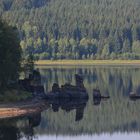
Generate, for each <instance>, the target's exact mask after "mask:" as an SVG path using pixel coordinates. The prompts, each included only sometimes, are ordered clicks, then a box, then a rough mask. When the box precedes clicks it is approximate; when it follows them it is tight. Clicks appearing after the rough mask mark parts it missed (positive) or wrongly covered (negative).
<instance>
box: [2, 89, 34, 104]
mask: <svg viewBox="0 0 140 140" xmlns="http://www.w3.org/2000/svg"><path fill="white" fill-rule="evenodd" d="M31 97H32V94H31V93H29V92H26V91H22V90H20V91H18V90H17V89H11V90H10V89H7V90H5V91H3V93H2V94H0V102H2V103H3V102H4V103H8V102H18V101H23V100H26V99H28V98H31Z"/></svg>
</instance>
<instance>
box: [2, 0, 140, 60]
mask: <svg viewBox="0 0 140 140" xmlns="http://www.w3.org/2000/svg"><path fill="white" fill-rule="evenodd" d="M0 13H1V15H2V18H3V19H4V20H6V21H8V23H10V24H11V25H16V26H17V28H18V29H19V33H20V39H21V46H22V49H23V51H24V52H25V54H26V55H27V56H28V54H30V53H32V54H34V55H36V56H38V58H40V59H83V58H85V59H89V58H91V57H92V58H94V59H123V57H121V56H123V54H125V53H133V56H134V57H133V59H139V57H137V56H138V55H139V54H138V53H136V52H133V51H132V47H133V44H134V42H135V41H139V40H140V26H139V20H140V15H139V13H140V8H139V0H133V1H132V0H123V1H122V0H117V1H116V0H65V1H64V0H38V1H37V0H30V1H29V0H24V1H23V0H1V1H0ZM106 44H108V45H109V50H110V51H109V52H110V53H109V54H106V52H107V49H106V48H104V47H106ZM44 54H49V55H48V56H47V57H42V56H43V55H44ZM111 54H112V55H111ZM118 56H120V57H121V58H119V57H118Z"/></svg>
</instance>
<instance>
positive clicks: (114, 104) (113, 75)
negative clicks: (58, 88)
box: [0, 66, 140, 140]
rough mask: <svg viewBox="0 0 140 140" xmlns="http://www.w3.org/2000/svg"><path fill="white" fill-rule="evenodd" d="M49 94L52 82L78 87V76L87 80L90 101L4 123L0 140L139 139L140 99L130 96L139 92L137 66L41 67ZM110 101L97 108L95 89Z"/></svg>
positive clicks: (62, 105)
mask: <svg viewBox="0 0 140 140" xmlns="http://www.w3.org/2000/svg"><path fill="white" fill-rule="evenodd" d="M39 69H40V72H41V75H42V85H44V87H45V90H46V93H47V92H48V91H50V90H51V87H52V85H53V83H58V84H59V85H63V84H65V83H71V84H75V78H74V75H75V74H80V75H82V76H83V78H84V85H85V87H86V89H87V91H88V94H89V100H88V101H79V102H77V101H61V102H55V103H53V104H52V105H51V106H50V108H48V110H46V111H44V112H42V113H41V114H37V115H33V116H30V117H25V118H17V119H11V120H2V121H1V122H0V140H1V139H4V140H16V139H19V140H26V139H29V140H31V139H33V140H46V139H47V140H71V139H72V140H91V139H96V140H118V139H120V140H124V139H127V140H130V139H135V140H137V139H139V138H140V100H136V101H131V100H130V99H129V93H130V92H131V91H135V92H137V93H138V94H139V93H140V92H139V91H140V68H137V67H106V66H105V67H103V66H99V67H95V66H82V67H76V66H75V67H74V66H71V67H40V68H39ZM95 88H99V89H100V91H101V93H102V95H110V96H111V99H109V100H102V101H101V102H99V103H98V104H97V105H94V103H93V98H92V93H93V89H95Z"/></svg>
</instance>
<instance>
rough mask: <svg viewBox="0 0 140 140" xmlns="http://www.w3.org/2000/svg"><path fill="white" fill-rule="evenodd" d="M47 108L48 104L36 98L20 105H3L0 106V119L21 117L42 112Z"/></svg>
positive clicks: (16, 103)
mask: <svg viewBox="0 0 140 140" xmlns="http://www.w3.org/2000/svg"><path fill="white" fill-rule="evenodd" d="M47 108H48V104H47V102H46V101H45V100H43V99H42V100H37V99H36V98H34V99H31V100H28V101H23V102H21V103H19V102H15V103H5V104H4V103H3V104H0V119H6V118H15V117H23V116H26V115H30V114H34V113H39V112H42V111H43V110H45V109H47Z"/></svg>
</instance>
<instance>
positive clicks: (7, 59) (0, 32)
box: [0, 21, 21, 88]
mask: <svg viewBox="0 0 140 140" xmlns="http://www.w3.org/2000/svg"><path fill="white" fill-rule="evenodd" d="M20 62H21V48H20V39H19V37H18V31H17V29H16V28H14V27H12V26H8V25H7V24H6V23H3V22H2V21H0V88H5V87H6V86H7V85H8V84H9V83H12V82H13V81H14V82H15V81H17V80H18V76H19V71H20Z"/></svg>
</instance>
